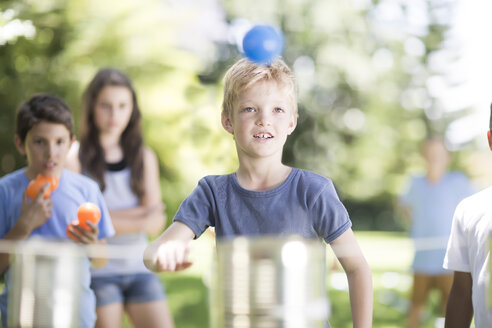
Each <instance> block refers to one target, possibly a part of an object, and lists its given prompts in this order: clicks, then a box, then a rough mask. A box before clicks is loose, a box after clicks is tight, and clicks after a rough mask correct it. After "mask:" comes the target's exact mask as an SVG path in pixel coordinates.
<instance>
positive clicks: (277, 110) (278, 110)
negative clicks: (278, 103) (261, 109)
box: [274, 107, 284, 113]
mask: <svg viewBox="0 0 492 328" xmlns="http://www.w3.org/2000/svg"><path fill="white" fill-rule="evenodd" d="M274 111H275V113H283V112H284V110H283V109H282V108H280V107H277V108H275V109H274Z"/></svg>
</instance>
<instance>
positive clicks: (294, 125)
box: [288, 113, 299, 136]
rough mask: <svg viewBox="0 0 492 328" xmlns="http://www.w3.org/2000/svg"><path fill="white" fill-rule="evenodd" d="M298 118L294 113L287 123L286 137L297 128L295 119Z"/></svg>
mask: <svg viewBox="0 0 492 328" xmlns="http://www.w3.org/2000/svg"><path fill="white" fill-rule="evenodd" d="M298 117H299V114H298V113H295V114H294V115H292V120H291V121H290V123H289V132H288V135H289V136H290V135H291V133H292V132H294V130H295V129H296V126H297V118H298Z"/></svg>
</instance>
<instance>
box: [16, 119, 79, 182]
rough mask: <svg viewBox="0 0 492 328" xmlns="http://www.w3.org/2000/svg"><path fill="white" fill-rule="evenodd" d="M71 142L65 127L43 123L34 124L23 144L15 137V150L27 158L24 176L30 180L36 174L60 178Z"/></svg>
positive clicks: (58, 124)
mask: <svg viewBox="0 0 492 328" xmlns="http://www.w3.org/2000/svg"><path fill="white" fill-rule="evenodd" d="M72 142H73V140H72V139H71V138H70V131H68V129H67V127H66V126H65V125H63V124H61V123H51V122H45V121H41V122H39V123H37V124H35V125H34V126H33V127H32V128H31V130H29V132H28V133H27V135H26V139H25V141H24V142H22V141H21V140H20V138H19V136H17V135H16V136H15V145H16V146H17V149H18V150H19V152H20V153H21V154H22V155H25V156H26V157H27V169H26V175H27V177H28V178H30V179H33V178H35V177H36V175H38V174H43V175H56V176H57V177H60V175H61V172H62V170H63V165H64V164H65V157H66V156H67V153H68V151H69V149H70V146H71V145H72Z"/></svg>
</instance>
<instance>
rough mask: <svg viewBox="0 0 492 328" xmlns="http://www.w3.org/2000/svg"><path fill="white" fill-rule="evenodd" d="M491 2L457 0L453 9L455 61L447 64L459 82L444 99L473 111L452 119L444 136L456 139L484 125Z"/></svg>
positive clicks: (491, 52) (491, 88) (480, 131)
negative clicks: (446, 134)
mask: <svg viewBox="0 0 492 328" xmlns="http://www.w3.org/2000/svg"><path fill="white" fill-rule="evenodd" d="M491 13H492V1H489V0H459V1H458V2H457V8H456V11H455V20H454V24H453V31H452V36H453V37H452V40H451V47H453V48H455V49H457V54H458V55H459V57H460V58H459V60H458V62H457V63H456V65H453V66H452V67H450V74H451V76H453V80H455V81H456V82H460V81H461V82H463V83H462V84H461V85H458V86H456V87H455V89H453V90H452V91H451V92H450V93H449V94H448V95H446V98H448V101H446V103H448V102H449V103H450V105H452V104H454V106H456V107H461V108H463V107H467V106H468V107H471V108H472V109H473V111H474V114H473V115H471V116H469V117H467V118H465V119H462V120H460V121H458V122H456V123H455V124H454V125H453V126H452V127H451V129H450V134H449V135H448V137H449V138H450V139H451V140H454V141H457V142H460V141H466V140H467V139H468V140H469V139H470V138H473V137H475V136H477V135H479V136H480V135H484V134H485V131H486V130H487V127H488V122H489V115H490V111H489V108H490V103H491V102H492V83H491V79H492V43H491V40H490V31H492V20H491V19H490V14H491Z"/></svg>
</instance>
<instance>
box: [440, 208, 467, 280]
mask: <svg viewBox="0 0 492 328" xmlns="http://www.w3.org/2000/svg"><path fill="white" fill-rule="evenodd" d="M463 207H464V206H463V202H461V203H460V204H459V205H458V206H457V207H456V211H455V214H454V217H453V224H452V226H451V235H450V236H449V240H448V247H447V250H446V256H445V257H444V262H443V267H444V268H445V269H449V270H453V271H462V272H470V259H469V257H468V243H467V238H466V231H465V228H464V224H463V223H464V214H465V213H464V211H463Z"/></svg>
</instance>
